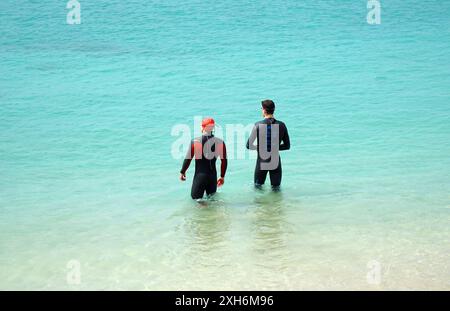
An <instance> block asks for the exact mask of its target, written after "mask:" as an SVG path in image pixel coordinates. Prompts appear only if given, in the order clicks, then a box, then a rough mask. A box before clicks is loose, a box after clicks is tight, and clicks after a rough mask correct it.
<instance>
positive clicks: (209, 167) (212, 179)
mask: <svg viewBox="0 0 450 311" xmlns="http://www.w3.org/2000/svg"><path fill="white" fill-rule="evenodd" d="M214 127H215V122H214V120H213V119H210V118H208V119H204V120H203V122H202V136H201V137H198V138H196V139H194V140H193V141H192V142H191V146H190V148H189V150H188V152H187V155H186V158H185V159H184V162H183V167H182V168H181V172H180V173H181V176H180V179H181V181H185V180H186V171H187V169H188V168H189V165H190V164H191V161H192V159H193V158H195V175H194V180H193V182H192V190H191V197H192V198H193V199H194V200H198V199H201V198H203V195H204V193H205V192H206V194H207V195H208V196H209V195H212V194H214V193H216V191H217V186H219V187H220V186H222V185H223V184H224V183H225V173H226V171H227V166H228V161H227V150H226V146H225V143H224V142H223V140H221V139H219V138H216V137H214V135H213V134H212V132H213V130H214ZM217 158H220V160H221V162H222V165H221V169H220V178H219V179H217V170H216V160H217Z"/></svg>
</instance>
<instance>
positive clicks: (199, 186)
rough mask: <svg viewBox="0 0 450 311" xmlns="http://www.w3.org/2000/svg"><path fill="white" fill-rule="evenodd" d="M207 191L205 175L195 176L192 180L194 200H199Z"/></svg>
mask: <svg viewBox="0 0 450 311" xmlns="http://www.w3.org/2000/svg"><path fill="white" fill-rule="evenodd" d="M204 192H205V178H204V176H203V175H196V176H194V180H193V181H192V189H191V197H192V199H194V200H199V199H202V198H203V194H204Z"/></svg>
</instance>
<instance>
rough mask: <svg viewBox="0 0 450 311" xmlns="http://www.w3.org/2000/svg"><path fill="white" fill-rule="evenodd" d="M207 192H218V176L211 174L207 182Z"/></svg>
mask: <svg viewBox="0 0 450 311" xmlns="http://www.w3.org/2000/svg"><path fill="white" fill-rule="evenodd" d="M205 188H206V194H207V195H208V196H210V195H213V194H214V193H216V192H217V176H214V175H212V176H210V177H209V180H208V181H207V183H206V187H205Z"/></svg>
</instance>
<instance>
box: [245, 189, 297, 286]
mask: <svg viewBox="0 0 450 311" xmlns="http://www.w3.org/2000/svg"><path fill="white" fill-rule="evenodd" d="M257 191H258V196H257V197H256V198H255V199H254V205H255V206H256V209H255V210H254V217H253V218H252V219H253V221H252V232H253V233H254V243H252V249H253V251H254V254H255V258H254V259H255V261H256V264H257V265H258V266H259V269H258V270H259V273H260V274H261V275H262V277H263V278H264V275H265V274H267V276H269V275H273V273H274V271H277V273H278V276H279V281H281V282H283V283H286V281H287V278H286V273H287V269H288V267H289V262H290V261H292V260H291V259H292V254H291V252H290V250H289V248H288V246H287V239H288V235H289V233H290V231H291V230H290V224H289V222H288V221H287V219H286V210H285V209H286V206H285V205H284V204H283V193H282V192H281V191H278V192H274V191H270V192H266V193H263V192H261V191H260V190H257ZM273 281H274V280H272V283H273ZM285 285H288V284H285Z"/></svg>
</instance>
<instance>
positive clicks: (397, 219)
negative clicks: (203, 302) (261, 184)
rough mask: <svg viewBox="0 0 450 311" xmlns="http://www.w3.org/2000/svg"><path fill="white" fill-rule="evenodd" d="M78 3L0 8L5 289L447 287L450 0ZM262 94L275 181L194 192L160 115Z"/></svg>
mask: <svg viewBox="0 0 450 311" xmlns="http://www.w3.org/2000/svg"><path fill="white" fill-rule="evenodd" d="M63 2H64V1H63ZM80 2H81V4H82V24H81V25H73V26H69V25H67V24H66V23H65V21H66V20H65V18H66V16H65V15H66V12H67V10H65V3H62V2H61V1H56V0H51V1H45V3H44V2H42V1H39V2H38V1H33V2H30V1H12V0H6V1H5V0H3V1H1V3H0V27H1V30H2V35H1V37H0V72H1V73H2V74H1V75H0V103H1V104H0V212H1V214H0V223H1V226H0V248H1V252H0V265H1V267H2V269H0V288H1V289H67V290H77V289H150V290H155V289H158V290H159V289H174V290H176V289H192V290H195V289H200V290H202V289H224V290H227V289H447V290H448V289H450V284H449V280H450V278H449V276H450V268H449V262H450V261H449V245H450V244H449V233H450V230H449V228H450V227H449V221H450V217H449V216H450V201H449V199H450V197H449V186H450V157H449V154H450V122H449V121H450V120H449V119H450V106H449V103H450V88H449V87H448V86H449V85H450V64H449V56H450V41H449V39H448V38H450V27H449V26H450V19H449V16H450V3H447V2H445V1H440V2H437V1H431V0H429V1H426V0H425V1H410V2H408V4H405V2H404V1H400V0H391V1H382V5H383V6H382V7H383V11H382V14H383V15H382V24H381V25H378V26H371V25H368V24H367V23H366V12H367V10H366V3H365V1H334V2H330V1H276V0H275V1H256V2H255V1H254V2H253V3H248V4H245V3H242V1H234V0H233V1H224V2H220V1H189V2H181V1H178V0H168V1H147V2H145V3H144V2H141V1H126V2H123V1H105V0H100V1H80ZM263 98H273V99H274V100H275V101H276V102H277V103H278V111H277V117H278V118H279V119H281V120H283V121H284V122H285V123H286V124H287V126H288V128H289V131H290V135H291V140H292V150H290V151H289V152H286V153H284V154H283V155H282V157H283V169H284V177H283V178H284V179H283V187H282V191H281V192H279V193H273V192H271V191H270V189H268V188H266V189H264V190H263V191H257V190H255V189H253V187H252V181H251V179H252V174H253V172H252V171H253V167H254V161H253V160H252V159H250V158H249V157H248V156H247V157H246V159H244V160H237V159H236V160H231V161H230V164H229V172H228V175H227V179H226V184H225V186H224V187H223V188H222V189H221V190H220V191H219V193H218V195H217V196H216V197H215V198H214V200H213V201H207V202H205V203H204V204H203V205H198V204H197V203H196V202H192V201H191V200H190V199H189V192H190V182H191V180H192V169H191V170H190V174H188V177H189V180H188V182H186V183H184V184H182V183H180V182H179V181H178V172H179V169H180V166H181V160H179V159H173V158H172V157H171V146H172V143H173V142H174V141H175V140H176V138H177V137H172V136H171V129H172V127H173V126H174V125H176V124H188V125H189V126H190V127H191V129H192V130H193V117H194V116H202V115H213V116H214V117H215V118H216V120H217V122H218V123H219V124H221V125H226V124H231V123H233V124H235V123H242V124H248V123H251V122H254V121H257V120H258V119H259V118H260V115H259V114H260V110H259V101H260V100H261V99H263ZM225 138H226V137H225ZM71 260H75V262H77V263H79V264H80V272H81V279H80V283H79V284H73V283H71V282H68V281H67V277H68V273H69V274H70V272H71V271H72V268H70V267H69V268H68V266H67V265H68V263H69V262H70V261H71ZM372 261H376V263H377V264H378V265H379V272H380V273H379V274H380V275H379V279H378V282H375V283H376V284H373V282H371V281H370V280H369V281H368V278H367V274H368V273H370V272H371V271H372V269H373V267H372V266H370V263H371V262H372ZM368 265H369V266H368Z"/></svg>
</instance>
